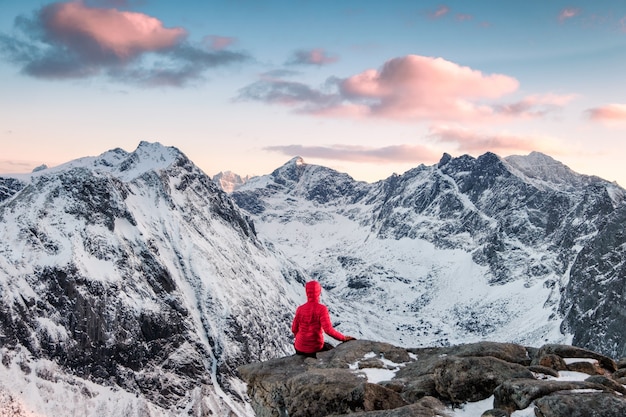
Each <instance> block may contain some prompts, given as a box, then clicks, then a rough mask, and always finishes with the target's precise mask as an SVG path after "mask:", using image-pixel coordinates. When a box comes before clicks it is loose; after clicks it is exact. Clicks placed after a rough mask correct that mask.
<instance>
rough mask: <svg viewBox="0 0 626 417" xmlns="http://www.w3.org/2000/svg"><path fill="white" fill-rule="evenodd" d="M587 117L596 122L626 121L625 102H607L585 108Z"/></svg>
mask: <svg viewBox="0 0 626 417" xmlns="http://www.w3.org/2000/svg"><path fill="white" fill-rule="evenodd" d="M587 113H588V115H589V118H590V119H591V120H593V121H597V122H607V123H621V122H626V104H618V103H614V104H607V105H606V106H601V107H595V108H592V109H589V110H587Z"/></svg>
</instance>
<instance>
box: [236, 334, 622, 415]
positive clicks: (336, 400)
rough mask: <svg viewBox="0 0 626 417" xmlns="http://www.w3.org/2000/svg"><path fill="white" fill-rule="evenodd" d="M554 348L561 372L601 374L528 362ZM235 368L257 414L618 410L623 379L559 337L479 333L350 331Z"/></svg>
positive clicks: (605, 361) (609, 363)
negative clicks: (407, 345) (320, 345)
mask: <svg viewBox="0 0 626 417" xmlns="http://www.w3.org/2000/svg"><path fill="white" fill-rule="evenodd" d="M548 352H549V353H548ZM560 354H563V355H565V356H563V357H561V356H559V357H560V358H561V359H562V360H563V362H564V363H566V362H567V364H566V368H567V369H568V370H569V372H573V371H571V370H572V369H576V366H575V365H576V364H577V363H580V362H587V361H589V360H591V361H592V362H593V364H594V366H595V368H594V369H598V370H599V371H601V372H602V374H603V375H602V376H598V375H595V376H591V375H590V376H588V377H586V378H585V377H584V376H583V377H582V378H585V379H584V380H582V378H581V375H584V374H582V373H578V372H577V373H576V376H577V378H576V380H566V379H565V378H564V377H560V378H555V377H551V376H549V375H546V374H544V373H538V372H537V370H538V368H536V367H535V365H532V363H533V362H535V363H538V362H541V358H542V357H543V356H545V355H556V356H558V355H560ZM555 363H556V362H555ZM587 363H589V362H587ZM531 369H534V371H533V370H531ZM539 369H540V368H539ZM547 369H551V371H552V372H557V370H556V369H552V368H547ZM238 371H239V373H240V375H241V377H242V378H243V380H244V381H246V382H247V384H248V394H249V396H250V398H251V402H252V407H253V409H254V410H255V412H256V415H257V416H258V417H286V416H290V417H294V416H296V417H316V416H320V417H321V416H327V415H333V416H340V415H348V414H349V415H354V416H368V417H383V416H385V417H402V416H413V417H415V416H417V417H427V416H428V417H433V416H446V415H450V414H451V412H452V411H451V410H452V408H451V407H462V406H464V404H465V403H468V402H475V401H479V400H485V399H489V398H490V397H493V403H492V404H489V406H488V407H486V409H485V410H483V411H484V413H483V416H509V415H510V414H511V413H512V412H514V411H516V410H523V409H527V408H529V407H532V408H534V410H535V413H536V415H537V416H540V417H565V416H581V417H582V416H596V415H597V416H600V415H602V416H608V415H610V416H618V415H619V416H624V415H626V399H624V396H623V394H622V393H623V392H624V390H625V389H626V388H624V386H623V385H622V384H621V383H620V382H619V381H616V379H615V378H616V377H615V376H614V375H615V374H618V372H619V371H617V365H616V363H615V361H613V360H612V359H611V358H608V357H605V356H603V355H600V354H597V353H595V352H591V351H588V350H585V349H579V348H575V347H571V346H565V345H550V346H545V347H544V348H541V349H530V348H525V347H523V346H520V345H515V344H511V343H493V342H481V343H475V344H468V345H459V346H452V347H446V348H425V349H402V348H399V347H396V346H393V345H389V344H385V343H378V342H372V341H367V340H356V341H350V342H346V343H342V344H340V345H338V346H337V347H336V348H335V349H333V350H331V351H328V352H321V353H318V355H317V358H304V357H301V356H298V355H293V356H288V357H284V358H279V359H273V360H270V361H267V362H261V363H254V364H249V365H244V366H241V367H239V368H238ZM552 372H550V373H552ZM567 375H569V374H567ZM618 375H619V374H618ZM581 392H583V393H584V395H580V393H581ZM605 407H608V408H605ZM608 409H610V410H611V411H610V413H611V414H606V413H605V411H606V410H608Z"/></svg>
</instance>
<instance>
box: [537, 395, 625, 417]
mask: <svg viewBox="0 0 626 417" xmlns="http://www.w3.org/2000/svg"><path fill="white" fill-rule="evenodd" d="M535 415H536V416H538V417H624V416H626V398H624V397H621V396H617V395H611V394H609V393H606V392H582V393H581V392H577V393H562V392H561V393H554V394H551V395H548V396H545V397H542V398H539V399H537V400H536V401H535Z"/></svg>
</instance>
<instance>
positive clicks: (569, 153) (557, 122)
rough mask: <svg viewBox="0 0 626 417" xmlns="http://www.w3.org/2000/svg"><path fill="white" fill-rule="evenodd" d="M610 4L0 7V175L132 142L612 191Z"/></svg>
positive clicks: (619, 178)
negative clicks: (550, 171)
mask: <svg viewBox="0 0 626 417" xmlns="http://www.w3.org/2000/svg"><path fill="white" fill-rule="evenodd" d="M624 74H626V2H624V1H607V0H593V1H590V0H585V1H575V0H572V1H561V0H552V1H549V2H546V1H530V2H513V1H506V2H503V1H499V0H489V1H487V0H484V1H483V0H474V1H471V2H470V1H441V2H440V1H436V2H435V1H432V2H431V1H426V0H425V1H416V0H413V1H401V0H396V1H369V0H360V1H351V0H343V1H325V0H316V1H309V0H291V1H278V0H268V1H265V0H215V1H214V0H197V1H196V0H185V1H176V2H174V1H166V0H83V1H59V2H49V1H43V0H0V174H7V173H25V172H30V171H32V169H33V168H35V167H37V166H40V165H42V164H46V165H47V166H50V167H51V166H55V165H59V164H61V163H64V162H67V161H69V160H72V159H76V158H80V157H84V156H96V155H99V154H101V153H103V152H106V151H108V150H110V149H114V148H122V149H125V150H127V151H129V152H130V151H133V150H134V149H135V148H136V147H137V145H138V144H139V142H140V141H149V142H160V143H161V144H163V145H167V146H175V147H177V148H178V149H180V150H181V151H182V152H183V153H185V154H186V155H187V156H188V157H189V158H190V159H191V160H192V161H193V162H194V163H195V164H196V165H198V166H199V167H200V168H201V169H202V170H203V171H205V173H207V174H208V175H211V176H213V175H215V174H217V173H218V172H221V171H232V172H235V173H237V174H240V175H242V176H243V175H264V174H268V173H270V172H271V171H273V170H274V169H276V168H278V167H279V166H281V165H283V164H284V163H286V162H287V161H288V160H290V159H291V158H292V157H294V156H301V157H302V158H303V159H304V160H305V162H307V163H310V164H319V165H324V166H327V167H330V168H333V169H336V170H338V171H341V172H346V173H348V174H350V175H351V176H352V177H354V178H355V179H357V180H363V181H368V182H374V181H377V180H380V179H384V178H387V177H388V176H390V175H392V174H394V173H397V174H402V173H403V172H405V171H407V170H409V169H411V168H414V167H417V166H418V165H420V164H426V165H432V164H435V163H437V162H438V161H439V160H440V158H441V156H442V155H443V154H444V153H448V154H450V155H452V156H453V157H457V156H461V155H465V154H468V155H471V156H474V157H478V156H480V155H482V154H484V153H485V152H493V153H495V154H497V155H499V156H501V157H506V156H509V155H526V154H528V153H530V152H532V151H538V152H543V153H545V154H547V155H550V156H551V157H553V158H554V159H556V160H558V161H560V162H562V163H564V164H566V165H567V166H569V167H570V168H571V169H573V170H574V171H576V172H579V173H582V174H588V175H597V176H599V177H602V178H604V179H606V180H609V181H616V182H617V183H619V184H620V185H621V186H626V169H624V167H623V165H624V163H625V162H626V146H625V145H624V138H625V135H626V83H625V82H624V80H625V76H624Z"/></svg>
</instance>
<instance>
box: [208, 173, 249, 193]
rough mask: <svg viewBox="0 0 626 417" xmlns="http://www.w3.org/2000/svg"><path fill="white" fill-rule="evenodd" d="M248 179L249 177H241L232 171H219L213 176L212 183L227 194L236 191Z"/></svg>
mask: <svg viewBox="0 0 626 417" xmlns="http://www.w3.org/2000/svg"><path fill="white" fill-rule="evenodd" d="M249 179H250V176H249V175H246V176H245V177H242V176H241V175H239V174H236V173H234V172H232V171H220V172H219V173H217V174H215V175H214V176H213V181H214V182H215V183H216V184H217V185H219V186H220V188H221V189H222V190H224V191H226V192H227V193H229V194H230V193H232V192H233V191H236V190H237V189H238V188H239V187H241V186H242V185H244V184H245V183H246V182H248V180H249Z"/></svg>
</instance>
